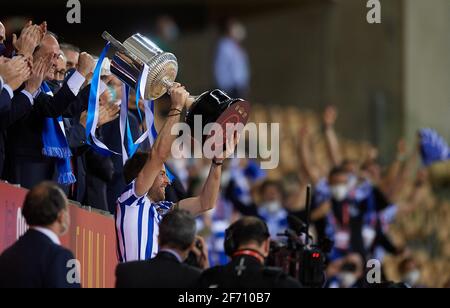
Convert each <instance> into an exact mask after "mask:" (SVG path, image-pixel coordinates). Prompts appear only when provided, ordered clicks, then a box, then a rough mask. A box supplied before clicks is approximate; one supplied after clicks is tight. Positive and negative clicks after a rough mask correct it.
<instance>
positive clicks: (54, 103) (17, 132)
mask: <svg viewBox="0 0 450 308" xmlns="http://www.w3.org/2000/svg"><path fill="white" fill-rule="evenodd" d="M89 89H90V87H89V86H88V87H86V88H84V89H83V90H81V91H80V93H79V94H78V96H77V97H76V96H75V95H74V94H73V93H72V91H71V90H70V88H69V87H68V85H67V83H65V84H64V85H63V87H62V88H61V89H60V90H59V91H58V92H57V93H56V94H55V95H54V96H53V97H52V96H49V95H47V94H45V93H41V94H40V95H39V96H38V97H37V98H36V99H35V100H34V105H33V106H32V108H31V109H30V110H29V111H28V112H27V113H26V114H25V115H24V116H23V117H21V118H20V119H19V120H17V121H16V122H15V123H14V124H12V125H10V126H9V128H8V131H7V142H6V149H7V151H6V161H7V164H8V168H9V170H5V171H6V179H8V180H9V181H10V182H12V183H16V184H22V183H21V179H20V178H16V174H17V172H16V168H17V166H19V165H20V164H21V162H35V163H43V162H46V163H48V164H51V165H54V164H55V160H53V159H50V158H47V157H45V156H43V155H42V148H43V143H42V131H43V127H44V119H45V118H47V117H48V118H55V117H59V116H65V117H73V116H75V115H74V114H73V113H74V112H79V111H80V110H82V109H83V108H84V107H85V105H86V103H87V100H88V97H89ZM28 104H29V102H28ZM13 105H14V104H13ZM80 112H81V111H80ZM31 172H32V171H31ZM34 177H35V179H36V182H41V181H44V180H51V178H48V175H47V174H42V175H40V174H36V171H35V173H34Z"/></svg>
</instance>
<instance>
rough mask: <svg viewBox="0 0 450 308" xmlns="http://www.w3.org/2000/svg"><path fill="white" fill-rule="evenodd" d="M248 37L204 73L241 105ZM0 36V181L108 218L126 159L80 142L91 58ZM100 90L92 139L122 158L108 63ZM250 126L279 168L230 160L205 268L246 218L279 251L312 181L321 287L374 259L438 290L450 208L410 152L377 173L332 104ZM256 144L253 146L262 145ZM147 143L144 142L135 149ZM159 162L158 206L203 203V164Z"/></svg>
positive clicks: (259, 117)
mask: <svg viewBox="0 0 450 308" xmlns="http://www.w3.org/2000/svg"><path fill="white" fill-rule="evenodd" d="M163 21H164V24H163V25H162V26H161V27H162V30H161V33H163V34H164V35H165V36H166V37H168V38H171V37H173V36H174V35H176V28H174V25H173V24H172V23H171V22H169V21H167V19H163ZM244 37H245V30H244V29H243V27H242V26H241V25H239V24H237V23H230V24H227V26H226V27H225V30H224V33H223V37H222V39H221V40H220V41H219V44H218V51H217V57H216V62H215V64H214V67H215V71H216V74H217V76H218V78H216V79H217V80H216V82H217V84H218V86H221V88H223V89H224V90H226V91H227V92H229V93H230V94H232V95H238V96H241V95H246V94H247V91H248V84H249V78H250V76H249V68H248V59H247V55H246V54H245V51H244V50H243V49H242V48H241V46H240V44H239V43H240V42H241V41H242V39H243V38H244ZM5 39H6V34H5V29H4V27H3V25H2V24H0V47H1V48H0V53H1V55H2V57H1V58H0V76H1V78H2V79H1V86H2V89H1V90H2V92H1V105H0V161H1V162H0V174H1V179H3V180H6V181H8V182H10V183H12V184H20V185H21V186H22V187H25V188H30V189H31V188H32V187H34V186H35V185H37V184H39V183H41V182H43V181H48V180H53V181H55V182H58V183H59V184H60V187H61V188H62V189H63V190H64V192H65V193H66V195H67V196H68V197H69V198H70V199H72V200H74V201H78V202H80V203H81V204H83V205H87V206H91V207H93V208H97V209H99V210H103V211H106V212H110V213H111V214H114V212H115V208H116V200H117V198H118V197H119V196H120V194H121V193H122V191H123V190H124V188H125V186H126V185H127V184H128V183H126V182H125V180H124V178H123V161H122V157H120V156H114V155H113V156H110V157H104V156H101V155H100V154H98V153H96V152H95V151H94V150H93V149H92V148H91V147H90V146H89V145H88V142H87V136H86V133H85V128H86V121H87V112H86V109H87V104H88V97H89V93H90V79H91V78H92V74H93V70H94V68H95V65H96V62H95V57H94V56H91V55H89V54H87V53H84V52H81V51H80V50H79V48H78V47H76V46H74V45H72V44H68V43H66V42H65V43H63V42H59V40H58V37H57V35H56V34H53V33H51V32H50V31H48V30H47V24H46V23H43V24H41V25H33V24H32V23H28V24H27V25H26V26H25V28H24V29H23V30H22V32H21V33H20V34H19V35H17V37H16V36H14V39H13V40H11V41H8V45H4V42H5ZM2 44H3V45H2ZM235 61H237V62H238V63H237V64H230V63H234V62H235ZM234 65H236V66H234ZM234 67H236V69H233V68H234ZM227 76H229V78H227ZM101 81H102V82H101V85H100V92H101V96H100V109H99V122H98V129H97V131H96V134H97V136H96V137H97V138H98V139H100V140H102V141H103V142H104V143H105V144H107V145H108V147H109V148H110V149H111V150H113V151H115V152H118V153H121V136H120V127H119V119H118V115H119V108H120V102H121V97H122V83H121V81H120V80H119V79H117V78H116V77H115V76H114V75H112V74H111V71H110V68H109V62H108V60H106V61H105V62H104V65H103V67H102V70H101ZM165 100H168V97H167V96H165V97H162V98H161V99H160V100H158V101H157V102H156V128H157V129H158V128H159V126H160V125H161V123H163V122H164V119H165V117H166V115H167V112H168V110H167V107H168V104H164V101H165ZM144 104H145V102H144V101H142V100H141V101H140V102H139V104H138V106H136V98H135V96H134V94H133V93H131V95H130V98H129V109H130V110H129V115H128V119H129V121H130V126H131V132H132V138H133V139H134V140H135V139H136V138H137V137H138V136H140V135H141V133H142V132H143V131H145V130H146V129H147V128H146V121H145V120H141V114H143V112H144ZM139 110H140V112H139ZM341 112H345V111H344V110H341ZM251 121H253V122H255V123H281V135H280V140H279V143H280V155H281V157H280V165H279V167H278V168H277V169H275V170H262V169H261V168H260V164H259V163H258V161H257V160H252V159H237V158H235V159H230V160H228V161H226V163H225V165H224V172H223V177H222V184H221V191H220V196H219V201H218V203H217V205H216V207H215V208H214V209H213V210H212V211H210V212H208V213H207V214H205V215H203V216H201V217H199V218H197V220H196V223H197V231H198V233H199V234H200V235H201V236H202V237H203V238H205V239H206V244H207V246H208V247H209V262H210V264H211V265H219V264H225V263H227V261H228V257H227V255H226V254H225V251H224V245H223V243H224V238H225V230H226V229H227V228H228V226H229V225H230V224H232V223H233V222H235V221H237V220H238V219H239V218H241V217H242V216H257V217H259V218H261V219H262V220H263V221H264V222H265V223H266V224H267V227H268V230H269V233H270V235H271V238H272V240H276V241H281V242H282V241H283V240H284V238H283V236H281V235H280V234H282V233H283V232H284V231H285V230H286V229H287V228H288V227H289V224H288V217H289V215H293V216H296V217H297V218H299V219H301V220H302V221H306V220H307V215H306V211H305V203H306V201H305V200H306V187H307V185H308V184H311V185H312V187H313V198H312V212H311V222H312V233H313V234H314V241H315V242H318V243H319V242H323V241H324V240H325V239H327V238H328V239H330V240H331V241H332V242H333V243H334V245H333V248H332V249H331V251H330V253H329V255H328V258H327V269H326V275H327V278H328V279H327V285H326V286H327V287H343V288H350V287H358V286H361V284H362V283H363V280H364V279H365V275H366V272H367V268H366V262H367V261H368V260H370V259H377V260H380V261H381V262H382V264H383V267H382V275H383V277H384V279H385V280H394V281H404V282H406V283H408V284H409V285H411V286H414V287H442V286H444V285H446V284H447V286H448V283H449V282H450V243H449V242H448V239H449V238H450V229H449V228H448V225H449V223H450V204H449V201H448V200H441V199H439V198H437V197H436V196H435V195H434V193H433V191H432V189H431V187H430V182H429V177H428V171H427V169H425V168H422V167H420V159H419V153H418V147H417V146H416V145H413V144H409V145H408V144H406V142H405V141H404V140H400V141H399V142H398V145H397V149H393V151H396V155H395V159H394V160H393V161H391V162H390V163H389V164H384V165H382V164H380V160H379V154H378V150H377V149H376V148H375V147H374V146H372V145H370V144H369V143H368V142H353V141H348V140H346V139H345V138H342V137H341V136H339V135H338V133H337V132H336V130H335V124H336V121H338V110H337V109H336V108H335V107H333V106H329V107H327V108H326V109H325V110H324V111H323V113H322V114H321V115H319V114H317V113H314V112H310V111H302V110H301V109H298V108H297V107H293V106H292V107H286V108H281V107H276V106H275V107H268V106H263V105H258V104H255V105H254V106H253V110H252V120H251ZM61 134H62V135H63V136H65V137H66V138H60V136H61ZM264 137H265V136H261V138H260V140H259V142H267V140H265V138H264ZM61 140H63V141H62V142H61ZM64 140H67V142H64ZM55 148H56V150H55ZM149 148H150V144H149V143H148V142H145V143H143V144H142V145H141V147H140V150H141V151H148V150H149ZM52 149H53V150H52ZM67 153H68V154H67ZM167 167H168V168H169V170H170V173H171V174H173V176H174V177H173V179H172V185H170V187H168V188H167V193H166V198H167V200H168V201H172V202H177V201H179V200H181V199H185V198H187V197H190V196H196V195H198V194H199V190H200V189H201V188H202V187H203V183H204V181H205V179H206V177H207V176H208V170H209V161H207V160H202V159H186V160H173V159H172V160H170V161H169V162H168V164H167Z"/></svg>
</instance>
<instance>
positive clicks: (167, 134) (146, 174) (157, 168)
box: [135, 83, 189, 196]
mask: <svg viewBox="0 0 450 308" xmlns="http://www.w3.org/2000/svg"><path fill="white" fill-rule="evenodd" d="M169 93H170V95H171V101H172V105H171V110H170V112H169V115H168V118H167V120H166V122H165V123H164V125H163V127H162V129H161V131H160V133H159V136H158V138H157V139H156V141H155V144H154V145H153V148H152V150H151V151H150V153H149V155H148V159H147V162H146V164H145V166H144V168H143V169H142V171H141V172H140V173H139V175H138V177H137V179H136V186H135V190H136V194H137V195H138V196H143V195H145V194H147V192H148V191H149V190H150V188H151V187H152V185H153V182H154V181H155V178H156V177H157V176H158V174H159V173H160V172H161V169H162V167H163V164H164V162H165V161H166V160H167V158H168V157H169V155H170V150H171V148H172V143H173V142H174V141H175V138H176V135H172V134H171V130H172V127H173V126H174V125H175V124H176V123H178V122H179V121H180V115H181V112H182V111H183V108H184V106H185V104H186V100H187V98H188V97H189V93H188V92H187V91H186V89H185V88H184V87H182V86H181V85H180V84H178V83H175V84H174V86H173V87H172V88H171V89H170V90H169Z"/></svg>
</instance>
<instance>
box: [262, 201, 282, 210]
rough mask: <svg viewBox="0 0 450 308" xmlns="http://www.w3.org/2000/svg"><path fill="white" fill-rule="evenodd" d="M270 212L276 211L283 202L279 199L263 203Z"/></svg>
mask: <svg viewBox="0 0 450 308" xmlns="http://www.w3.org/2000/svg"><path fill="white" fill-rule="evenodd" d="M261 206H262V207H263V208H265V209H266V210H267V211H269V212H270V213H275V212H277V211H278V210H279V209H280V208H281V204H280V202H278V201H268V202H264V203H262V204H261Z"/></svg>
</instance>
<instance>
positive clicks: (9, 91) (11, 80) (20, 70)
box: [0, 57, 31, 178]
mask: <svg viewBox="0 0 450 308" xmlns="http://www.w3.org/2000/svg"><path fill="white" fill-rule="evenodd" d="M28 64H29V63H28V60H27V59H26V58H25V57H16V58H14V59H11V60H9V59H6V58H3V59H0V178H1V176H2V173H3V162H4V159H5V150H4V148H5V146H4V131H5V129H6V128H7V127H8V126H7V125H8V123H11V122H12V121H14V118H15V117H20V116H21V113H22V112H21V111H20V106H22V105H23V104H24V102H23V100H27V98H26V96H25V95H23V94H19V95H14V92H13V91H14V90H16V89H17V88H18V87H19V86H20V85H21V84H22V83H23V82H24V81H25V80H27V79H28V77H29V75H30V72H31V70H30V67H29V65H28ZM25 103H26V102H25ZM17 106H19V110H17ZM23 112H26V109H25V110H24V111H23Z"/></svg>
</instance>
